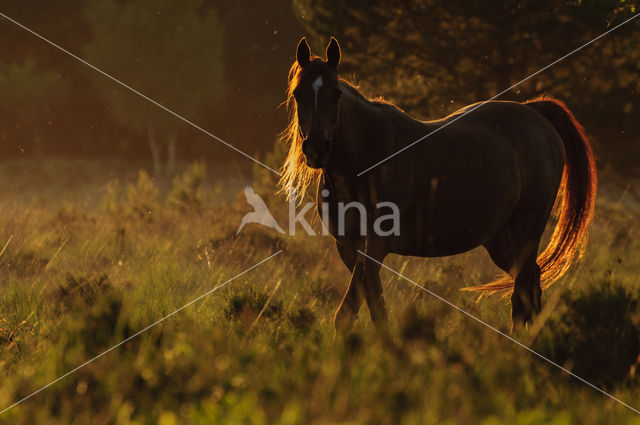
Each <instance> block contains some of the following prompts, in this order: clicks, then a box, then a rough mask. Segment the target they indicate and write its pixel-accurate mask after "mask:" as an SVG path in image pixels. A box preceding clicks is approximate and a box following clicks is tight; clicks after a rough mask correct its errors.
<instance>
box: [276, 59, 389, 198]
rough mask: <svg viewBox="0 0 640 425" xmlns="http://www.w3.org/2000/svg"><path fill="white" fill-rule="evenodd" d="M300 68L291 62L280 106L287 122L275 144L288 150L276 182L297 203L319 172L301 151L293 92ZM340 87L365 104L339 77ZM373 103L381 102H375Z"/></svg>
mask: <svg viewBox="0 0 640 425" xmlns="http://www.w3.org/2000/svg"><path fill="white" fill-rule="evenodd" d="M314 60H322V59H320V58H319V57H317V56H313V57H312V58H311V61H314ZM302 73H303V72H302V68H301V67H300V65H298V62H294V63H293V65H291V68H290V69H289V83H288V86H287V99H286V100H285V102H284V104H285V105H286V107H287V110H288V111H289V123H288V124H287V127H286V128H285V129H284V131H283V132H282V133H280V136H279V141H280V142H281V143H286V145H287V147H288V148H289V149H288V153H287V157H286V159H285V161H284V164H283V165H282V168H281V169H280V173H281V175H282V176H281V177H280V181H279V182H278V184H279V186H280V193H284V194H285V196H286V197H287V199H289V200H290V199H296V200H299V201H301V200H302V198H303V197H304V194H305V192H306V190H307V188H308V187H309V186H310V185H311V184H314V183H317V182H318V180H319V179H320V176H321V175H322V170H316V169H313V168H310V167H308V166H307V163H306V161H305V157H304V153H303V152H302V137H301V136H300V129H299V127H298V115H297V114H298V110H297V105H296V101H295V98H294V96H293V90H294V89H295V88H296V87H297V86H298V83H299V82H300V79H301V78H302ZM339 83H340V87H341V88H342V89H343V92H344V91H345V90H344V89H346V91H347V92H348V94H349V95H351V97H352V98H355V99H358V100H360V101H364V102H367V101H369V99H367V98H366V97H365V96H364V95H363V94H362V93H360V91H358V89H357V88H356V87H355V86H354V85H353V84H352V83H351V82H349V81H347V80H345V79H342V78H340V80H339ZM375 102H376V103H377V102H383V101H382V100H381V99H376V100H375Z"/></svg>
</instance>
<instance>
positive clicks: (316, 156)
mask: <svg viewBox="0 0 640 425" xmlns="http://www.w3.org/2000/svg"><path fill="white" fill-rule="evenodd" d="M318 145H319V146H318ZM330 149H331V142H330V141H329V140H322V141H321V142H319V143H317V142H311V141H310V140H309V139H305V140H304V141H303V142H302V153H304V157H305V160H306V162H307V165H308V166H309V167H310V168H316V169H318V168H323V167H325V166H326V165H327V162H328V161H329V151H330Z"/></svg>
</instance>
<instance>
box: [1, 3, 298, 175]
mask: <svg viewBox="0 0 640 425" xmlns="http://www.w3.org/2000/svg"><path fill="white" fill-rule="evenodd" d="M0 10H1V11H2V12H3V13H5V14H6V15H8V16H11V17H12V18H14V19H16V20H17V21H19V22H21V23H23V24H24V25H26V26H28V27H30V28H32V29H33V30H35V31H37V32H38V33H40V34H42V35H43V36H45V37H47V38H49V39H50V40H52V41H53V42H55V43H58V44H59V45H61V46H62V47H64V48H65V49H67V50H69V51H71V52H73V53H75V54H77V55H78V56H80V57H82V58H85V59H86V60H87V61H89V62H90V63H92V64H94V65H96V66H97V67H98V68H100V69H102V70H103V71H105V72H107V73H109V74H111V75H113V76H114V77H116V78H118V79H120V80H122V81H123V82H124V83H126V84H129V85H130V86H131V87H133V88H135V89H137V90H139V91H141V92H142V93H144V94H145V95H147V96H149V97H151V98H153V99H154V100H156V101H158V102H160V103H161V104H163V105H165V106H167V107H168V108H170V109H172V110H174V111H175V112H176V113H178V114H180V115H182V116H184V117H185V118H187V119H189V120H191V121H193V122H195V123H197V124H198V125H200V126H201V127H203V128H205V129H207V130H210V131H211V132H212V133H214V134H216V135H217V136H219V137H221V138H223V139H224V140H227V141H228V142H230V143H232V144H234V145H235V146H237V147H239V148H241V149H243V150H246V151H248V152H249V153H253V152H260V151H266V150H268V149H270V148H271V146H272V145H273V140H274V138H275V135H276V134H277V133H278V132H279V131H280V129H281V128H282V127H283V126H284V123H285V116H286V114H285V111H283V110H282V109H278V105H279V104H280V102H281V101H282V96H283V93H284V89H285V86H286V73H287V70H288V67H289V65H290V61H291V58H292V53H291V52H290V49H286V48H285V47H290V46H289V44H293V45H294V46H295V42H296V40H297V39H298V37H299V36H300V34H301V33H302V29H301V27H300V25H299V24H298V23H297V21H296V19H295V17H294V15H293V11H292V5H291V2H290V1H289V0H266V1H264V2H253V1H248V0H240V1H234V2H231V1H213V0H187V1H182V2H175V1H167V0H161V1H156V0H91V1H88V2H87V1H79V0H67V1H64V2H44V3H43V2H40V1H35V0H26V1H24V2H20V3H16V2H9V1H0ZM0 34H2V36H1V37H0V154H1V155H2V156H3V157H13V156H33V155H82V156H85V155H94V156H95V155H97V156H104V155H112V156H119V157H127V158H144V159H147V158H151V157H157V158H159V159H160V161H159V162H160V163H161V168H165V167H171V160H170V159H171V158H172V157H175V156H187V157H191V158H194V157H202V156H209V157H213V158H226V157H229V158H231V157H233V155H236V154H235V153H233V152H232V151H230V150H229V149H228V148H226V147H224V146H223V145H221V144H219V143H218V142H215V141H214V140H211V139H210V138H208V136H206V135H204V134H202V133H200V132H198V131H197V130H194V129H193V128H191V127H190V126H189V125H188V124H186V123H184V122H182V121H180V120H178V119H176V118H174V117H172V116H171V115H169V114H167V113H166V112H165V111H161V110H160V109H159V108H157V107H155V106H153V105H152V104H150V103H149V102H148V101H146V100H144V99H142V98H140V97H139V96H137V95H135V94H133V93H131V92H130V91H128V90H126V89H125V88H123V87H121V86H119V85H117V84H116V83H114V82H113V81H110V80H109V79H107V78H105V77H104V76H102V75H99V74H98V73H97V72H95V71H94V70H91V69H89V68H88V67H86V66H85V65H83V64H81V63H79V62H78V61H76V60H75V59H73V58H71V57H69V56H67V55H65V54H64V53H62V52H60V51H58V50H56V49H55V48H53V47H52V46H50V45H47V44H46V43H44V42H43V41H42V40H39V39H37V38H36V37H34V36H33V35H31V34H29V33H27V32H26V31H24V30H22V29H20V28H19V27H18V26H16V25H15V24H13V23H11V22H8V21H6V20H4V19H1V18H0Z"/></svg>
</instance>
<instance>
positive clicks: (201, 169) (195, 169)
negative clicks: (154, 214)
mask: <svg viewBox="0 0 640 425" xmlns="http://www.w3.org/2000/svg"><path fill="white" fill-rule="evenodd" d="M205 171H206V168H205V165H204V163H203V162H199V161H196V162H194V163H192V164H191V165H190V166H189V167H188V168H187V169H186V170H185V171H184V173H182V174H180V175H179V176H176V177H174V179H173V182H172V186H171V191H170V192H169V195H168V196H167V204H168V205H169V206H170V207H173V208H175V209H176V210H178V211H179V212H182V213H185V212H196V213H200V212H201V211H202V202H203V200H202V190H201V189H202V183H203V181H204V176H205Z"/></svg>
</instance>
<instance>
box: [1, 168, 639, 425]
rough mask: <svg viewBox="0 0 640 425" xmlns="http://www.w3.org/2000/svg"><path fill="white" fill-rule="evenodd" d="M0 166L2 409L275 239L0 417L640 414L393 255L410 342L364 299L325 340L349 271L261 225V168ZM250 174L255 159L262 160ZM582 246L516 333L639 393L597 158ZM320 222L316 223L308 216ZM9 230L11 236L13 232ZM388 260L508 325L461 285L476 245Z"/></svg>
mask: <svg viewBox="0 0 640 425" xmlns="http://www.w3.org/2000/svg"><path fill="white" fill-rule="evenodd" d="M144 167H145V164H131V163H124V162H113V161H72V160H49V161H45V162H40V163H38V162H29V161H12V162H4V163H0V181H2V182H3V184H2V185H0V214H1V217H2V219H1V220H0V249H2V252H1V253H0V293H1V296H0V328H1V329H2V330H1V331H0V410H2V409H4V408H5V407H7V406H9V405H11V404H12V403H14V402H15V401H17V400H19V399H21V398H22V397H25V396H27V395H29V394H30V393H31V392H33V391H35V390H37V389H38V388H40V387H42V386H43V385H45V384H47V383H49V382H51V381H53V380H54V379H56V378H57V377H59V376H61V375H63V374H65V373H66V372H68V371H70V370H72V369H74V368H75V367H76V366H78V365H80V364H82V363H83V362H85V361H86V360H88V359H90V358H92V357H94V356H95V355H97V354H99V353H101V352H102V351H104V350H105V349H107V348H109V347H111V346H113V345H114V344H116V343H118V342H120V341H121V340H123V339H124V338H126V337H128V336H130V335H132V334H134V333H135V332H137V331H138V330H140V329H143V328H145V327H146V326H147V325H149V324H151V323H153V322H155V321H156V320H158V319H160V318H162V317H163V316H165V315H167V314H169V313H171V312H172V311H174V310H175V309H177V308H179V307H181V306H183V305H184V304H186V303H187V302H189V301H190V300H192V299H194V298H196V297H198V296H199V295H201V294H203V293H205V292H207V291H209V290H211V289H212V288H214V287H215V286H216V285H218V284H220V283H222V282H225V281H227V280H228V279H230V278H232V277H233V276H235V275H237V274H238V273H241V272H242V271H244V270H245V269H247V268H249V267H251V266H252V265H254V264H256V263H257V262H259V261H260V260H262V259H264V258H266V257H268V256H269V255H271V254H273V253H275V252H277V251H278V250H280V249H282V250H283V253H282V254H280V255H278V256H276V257H274V258H272V259H271V260H269V261H268V262H266V263H264V264H262V265H261V266H259V267H258V268H256V269H254V270H251V271H249V272H248V273H246V274H244V275H242V276H240V277H239V278H237V279H235V280H233V281H232V282H230V283H229V284H228V285H226V286H224V287H223V288H221V289H219V290H217V291H216V292H214V293H212V294H211V295H210V296H208V297H206V298H204V299H202V300H200V301H198V302H196V303H194V304H193V305H191V306H189V307H188V308H186V309H184V310H182V311H180V312H179V313H177V314H175V315H174V316H172V317H170V318H169V319H167V320H166V321H164V322H162V323H161V324H159V325H157V326H155V327H153V328H152V329H150V330H148V331H147V332H145V333H143V334H141V335H140V336H138V337H136V338H134V339H132V340H131V341H129V342H127V343H126V344H123V345H122V346H120V347H118V348H116V349H114V350H113V351H111V352H109V353H107V354H105V355H104V356H103V357H100V358H99V359H97V360H96V361H94V362H92V363H91V364H89V365H87V366H85V367H83V368H81V369H80V370H78V371H77V372H75V373H73V374H72V375H70V376H68V377H66V378H64V379H62V380H60V381H59V382H57V383H55V384H54V385H52V386H50V387H49V388H47V389H45V390H43V391H42V392H40V393H38V394H36V395H34V396H33V397H32V398H30V399H29V400H26V401H25V402H23V403H22V404H20V405H18V406H16V407H13V408H12V409H10V410H8V411H6V412H4V413H3V414H1V415H0V423H1V424H71V423H73V424H156V423H158V424H161V425H170V424H211V423H215V424H245V423H246V424H266V423H274V424H358V423H380V424H441V423H449V424H484V425H489V424H491V425H493V424H519V425H524V424H547V423H552V424H574V423H580V424H584V425H589V424H640V415H638V414H636V413H634V412H633V411H632V410H630V409H628V408H626V407H624V406H623V405H621V404H619V403H617V402H616V401H614V400H612V399H610V398H608V397H607V396H605V395H603V394H601V393H599V392H597V391H596V390H594V389H593V388H590V387H588V386H587V385H585V384H584V383H581V382H579V381H578V380H576V379H575V378H572V377H570V376H569V375H568V374H566V373H563V372H562V371H560V370H559V369H557V368H555V367H553V366H551V365H550V364H548V363H546V362H545V361H543V360H541V359H540V358H537V357H535V356H534V355H532V354H531V353H529V352H527V351H525V350H524V349H523V348H521V347H518V346H517V345H516V344H514V343H513V342H511V341H509V340H507V339H506V338H504V337H502V336H500V335H498V334H496V333H495V332H494V331H492V330H490V329H488V328H487V327H485V326H483V325H481V324H479V323H478V322H475V321H473V320H471V319H469V318H468V317H466V316H464V315H463V314H461V313H460V312H458V311H456V310H454V309H452V308H451V307H449V306H447V305H446V304H444V303H442V302H441V301H439V300H437V299H435V298H433V297H431V296H430V295H429V294H427V293H425V292H424V291H421V290H420V289H417V288H416V287H414V286H413V285H411V284H410V283H409V282H407V281H405V280H403V279H402V278H399V277H398V276H396V275H394V274H392V273H391V272H389V271H383V272H382V281H383V285H384V290H385V296H386V299H387V303H388V306H389V309H390V317H391V322H392V323H391V326H392V332H393V335H394V338H395V341H396V343H397V344H398V346H400V347H401V352H402V353H401V355H398V354H397V353H395V352H393V351H391V350H389V349H387V347H385V346H384V345H383V344H382V343H380V342H379V340H378V339H377V338H376V335H375V332H374V329H373V327H372V325H371V324H370V321H369V319H368V312H367V310H366V308H364V309H363V310H362V311H361V313H360V320H359V321H358V323H357V324H356V326H355V329H354V332H353V333H352V334H350V335H348V336H345V337H344V338H343V337H340V338H336V339H334V330H333V314H334V311H335V309H336V307H337V306H338V304H339V302H340V299H341V296H342V293H343V291H344V290H345V288H346V285H347V281H348V279H349V273H348V271H347V270H346V268H345V267H344V266H343V265H342V263H341V262H340V261H339V259H338V255H337V253H336V251H335V248H334V246H333V241H332V240H331V239H330V238H329V237H311V236H307V235H305V234H304V233H303V232H298V233H297V234H296V236H294V237H291V236H283V235H279V234H277V233H276V232H274V231H272V230H269V229H266V228H262V227H260V226H257V225H249V226H248V227H247V228H245V229H244V230H243V231H242V232H241V233H240V235H239V236H237V237H236V236H235V232H236V230H237V227H238V226H239V224H240V220H241V218H242V216H243V215H244V214H245V213H246V212H248V211H250V207H249V206H248V205H247V204H246V202H245V200H244V197H243V196H242V194H241V189H242V187H243V186H244V185H246V184H255V185H256V188H262V189H260V190H258V192H259V193H260V194H261V195H265V196H264V198H265V200H267V203H268V204H269V206H270V208H271V210H272V211H274V212H275V216H276V217H277V219H278V220H279V222H280V223H281V225H285V224H286V223H287V221H286V214H287V205H286V204H285V203H284V201H283V200H282V199H280V198H278V197H276V196H274V195H269V194H268V193H266V192H265V189H264V188H265V187H269V185H268V182H266V183H265V182H255V181H254V180H253V179H254V178H255V177H252V173H251V170H248V169H238V168H235V167H233V166H231V165H226V166H224V167H221V166H214V165H209V166H208V167H207V168H206V174H205V172H204V166H203V165H200V166H197V165H196V166H194V165H192V166H190V167H187V166H186V165H184V164H183V169H185V170H186V171H185V172H184V173H183V174H182V175H181V176H180V177H179V178H178V179H177V180H175V181H174V183H173V184H172V183H170V182H155V183H154V182H153V181H152V180H151V179H149V178H148V175H147V174H145V173H140V174H138V169H141V168H144ZM254 175H255V174H254ZM601 182H602V183H601V186H600V191H599V195H598V202H597V207H596V217H595V219H594V224H593V226H592V230H591V239H590V243H589V245H588V248H587V251H586V254H585V256H584V259H583V261H582V262H581V263H580V264H579V265H577V266H575V267H573V268H572V269H571V271H570V272H569V273H568V274H567V275H566V276H565V277H564V278H563V279H562V280H561V281H560V282H558V283H557V284H555V285H554V286H553V287H551V289H550V290H549V291H547V292H545V294H544V295H543V303H544V305H545V308H544V310H543V313H542V315H541V316H540V319H539V321H538V322H536V323H535V324H534V325H533V326H532V327H531V328H530V329H528V330H526V331H525V330H520V331H517V332H516V333H515V334H514V335H513V336H514V337H515V338H516V339H518V340H519V341H521V342H522V343H523V344H525V345H527V346H531V347H532V348H535V349H536V350H539V351H540V352H541V353H544V354H545V355H548V356H550V357H551V358H553V359H554V360H555V361H558V362H559V363H561V364H563V365H564V366H565V367H567V368H568V369H571V370H573V371H574V372H575V373H577V374H579V375H580V376H583V377H584V378H585V379H588V380H589V381H591V382H594V383H595V384H596V385H598V386H599V387H601V388H604V389H605V390H606V391H608V392H610V393H611V394H612V395H614V396H615V397H618V398H619V399H621V400H623V401H624V402H626V403H628V404H629V405H631V406H633V407H635V408H638V409H640V386H639V385H638V377H637V376H636V365H637V363H638V357H637V356H638V353H639V352H640V339H639V335H640V308H639V306H638V300H640V297H639V296H638V289H640V284H639V283H640V282H639V281H638V279H639V278H638V271H639V270H640V264H639V263H640V262H639V261H638V256H639V254H640V242H639V240H638V237H637V235H638V232H640V224H639V223H640V222H639V220H638V219H639V218H640V192H639V191H638V185H637V182H635V181H634V182H633V184H631V182H629V181H626V180H624V179H622V178H620V177H616V176H615V175H614V174H612V173H609V172H607V171H606V170H605V171H602V172H601ZM316 224H317V223H316ZM2 247H4V248H2ZM385 264H387V265H388V266H389V267H391V268H393V269H395V270H398V271H400V272H401V273H402V274H404V275H406V276H408V277H410V278H411V279H413V280H415V281H416V282H417V283H419V284H421V285H424V286H426V287H427V288H429V289H430V290H432V291H434V292H435V293H437V294H439V295H441V296H442V297H445V298H446V299H448V300H450V301H451V302H453V303H455V304H456V305H458V306H459V307H461V308H463V309H465V310H466V311H468V312H470V313H471V314H473V315H476V316H477V317H479V318H481V319H482V320H484V321H486V322H487V323H489V324H491V325H492V326H495V327H496V328H497V329H500V330H502V331H504V332H507V333H508V331H509V329H510V317H509V316H510V306H509V304H508V302H507V300H506V299H502V298H499V297H492V298H486V299H484V300H482V301H481V302H478V303H476V302H475V298H474V295H473V294H470V293H466V292H462V291H460V290H459V289H460V288H462V287H464V286H468V285H470V284H477V283H482V282H485V281H487V280H488V279H491V278H492V277H493V276H494V275H495V274H496V273H497V271H498V270H497V269H496V268H495V267H494V266H493V265H492V264H491V262H490V261H489V260H488V257H487V256H486V254H485V253H484V252H483V251H482V250H480V249H479V250H475V251H473V252H471V253H468V254H465V255H460V256H457V257H451V258H443V259H426V260H425V259H418V258H412V259H409V258H404V257H399V256H390V257H389V258H388V259H387V260H386V262H385Z"/></svg>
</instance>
